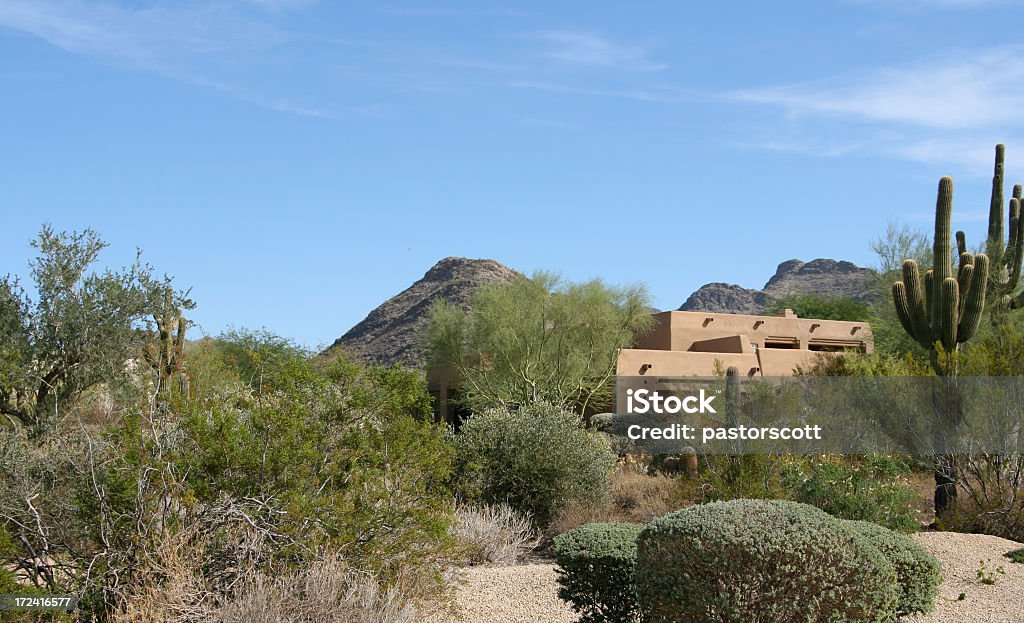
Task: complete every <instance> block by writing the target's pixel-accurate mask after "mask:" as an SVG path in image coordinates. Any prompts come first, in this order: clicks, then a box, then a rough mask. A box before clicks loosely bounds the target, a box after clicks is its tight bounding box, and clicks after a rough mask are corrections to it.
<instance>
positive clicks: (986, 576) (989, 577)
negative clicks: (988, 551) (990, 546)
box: [974, 559, 1006, 586]
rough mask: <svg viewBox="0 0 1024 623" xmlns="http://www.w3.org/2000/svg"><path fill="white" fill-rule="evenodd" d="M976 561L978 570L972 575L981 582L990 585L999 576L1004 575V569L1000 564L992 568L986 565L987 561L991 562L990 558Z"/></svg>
mask: <svg viewBox="0 0 1024 623" xmlns="http://www.w3.org/2000/svg"><path fill="white" fill-rule="evenodd" d="M978 562H979V564H978V570H977V571H976V572H975V574H974V576H975V577H976V578H978V581H979V582H981V583H982V584H987V585H989V586H992V585H993V584H995V583H996V582H997V581H998V580H999V576H1002V575H1006V569H1004V568H1003V567H1002V565H1000V566H998V567H996V568H994V569H993V568H992V567H989V566H988V565H989V563H991V562H992V560H991V559H989V560H988V561H987V562H986V561H984V560H981V561H978Z"/></svg>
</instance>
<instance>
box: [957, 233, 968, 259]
mask: <svg viewBox="0 0 1024 623" xmlns="http://www.w3.org/2000/svg"><path fill="white" fill-rule="evenodd" d="M956 251H957V253H959V254H960V255H963V254H964V253H967V236H965V235H964V232H962V231H958V232H956Z"/></svg>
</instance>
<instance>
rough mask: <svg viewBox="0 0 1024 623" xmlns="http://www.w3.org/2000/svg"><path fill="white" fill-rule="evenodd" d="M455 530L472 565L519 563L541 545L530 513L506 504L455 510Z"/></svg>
mask: <svg viewBox="0 0 1024 623" xmlns="http://www.w3.org/2000/svg"><path fill="white" fill-rule="evenodd" d="M452 532H453V533H454V535H455V538H456V539H457V540H458V542H459V544H460V545H461V546H462V547H463V548H464V551H465V557H466V558H465V559H466V562H467V563H468V564H471V565H476V564H482V563H495V564H500V565H511V564H515V563H517V562H519V561H520V560H522V559H523V558H525V556H526V555H527V554H528V553H530V551H532V550H533V548H535V547H536V546H537V543H538V535H537V531H536V530H534V528H533V523H532V521H531V520H530V517H529V515H526V514H523V513H519V512H516V511H515V510H514V509H512V508H511V507H510V506H508V505H506V504H497V505H494V506H470V507H463V508H459V509H457V510H456V511H455V523H454V524H453V525H452Z"/></svg>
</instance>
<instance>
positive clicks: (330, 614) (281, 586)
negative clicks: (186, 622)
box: [207, 561, 418, 623]
mask: <svg viewBox="0 0 1024 623" xmlns="http://www.w3.org/2000/svg"><path fill="white" fill-rule="evenodd" d="M417 618H418V617H417V613H416V610H415V609H414V608H413V607H412V606H411V605H409V604H407V603H405V601H404V599H402V596H401V595H400V594H398V592H397V591H395V590H384V591H382V590H380V588H379V587H378V584H377V582H376V581H375V580H374V578H373V577H372V576H370V575H367V574H365V573H360V572H357V571H353V570H351V569H347V568H345V566H344V565H343V564H341V563H339V562H337V561H326V562H319V563H316V564H314V565H313V566H311V567H309V568H307V569H303V570H301V571H298V572H295V573H291V574H288V575H285V576H281V577H276V578H270V577H268V576H266V575H262V574H261V575H258V576H255V577H253V578H252V579H250V580H247V581H246V582H245V583H244V584H243V585H242V586H241V587H239V589H238V590H237V591H236V593H235V595H234V596H233V597H231V598H230V599H229V600H226V601H225V602H224V603H222V604H220V607H219V608H218V609H217V611H216V612H215V613H214V615H213V616H212V617H211V618H209V619H207V620H208V621H209V622H210V623H320V622H322V623H413V621H416V620H417Z"/></svg>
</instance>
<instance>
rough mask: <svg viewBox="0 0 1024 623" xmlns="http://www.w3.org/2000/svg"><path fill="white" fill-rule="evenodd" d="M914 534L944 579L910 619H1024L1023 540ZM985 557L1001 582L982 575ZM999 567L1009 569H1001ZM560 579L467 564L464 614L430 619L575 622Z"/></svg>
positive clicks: (526, 568)
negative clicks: (1014, 558)
mask: <svg viewBox="0 0 1024 623" xmlns="http://www.w3.org/2000/svg"><path fill="white" fill-rule="evenodd" d="M913 538H914V539H915V540H917V541H918V542H919V543H921V545H923V546H924V547H925V549H927V550H928V551H930V552H931V553H932V554H933V555H935V556H936V557H937V558H939V560H941V561H942V566H943V570H942V577H943V582H942V586H941V588H940V593H939V598H938V600H937V601H936V607H935V610H934V612H932V613H931V614H929V615H927V616H921V615H918V616H915V617H910V618H908V619H906V621H907V623H961V622H963V623H1024V564H1019V563H1013V562H1011V561H1010V560H1009V559H1007V558H1006V557H1004V556H1003V554H1005V553H1006V552H1008V551H1010V550H1012V549H1017V548H1019V547H1021V545H1020V544H1019V543H1014V542H1013V541H1007V540H1006V539H1000V538H998V537H993V536H984V535H977V534H957V533H952V532H931V533H921V534H915V535H914V537H913ZM983 560H984V561H985V564H986V567H987V568H988V569H991V570H993V573H994V574H995V579H996V583H995V584H992V585H986V584H983V583H981V582H980V581H979V580H978V578H977V573H978V569H979V567H980V566H981V561H983ZM997 567H1002V568H1003V570H1004V571H1005V573H1004V574H1000V573H995V572H994V570H995V569H996V568H997ZM555 578H556V576H555V566H554V565H552V564H547V563H531V564H524V565H515V566H511V567H471V568H468V569H464V570H463V571H462V573H461V581H462V585H461V586H460V588H459V589H458V591H457V593H456V597H455V602H456V604H455V605H456V609H457V612H458V614H457V615H454V616H451V615H446V616H434V617H432V618H430V619H429V620H428V623H500V622H508V623H574V622H575V621H577V617H576V616H575V615H574V614H573V612H572V610H571V609H570V608H569V607H568V606H567V605H566V604H565V603H564V602H562V601H561V600H560V599H558V594H557V591H558V585H557V584H556V581H555ZM961 593H963V594H964V595H965V598H964V599H963V600H960V599H958V598H959V596H960V594H961Z"/></svg>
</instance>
